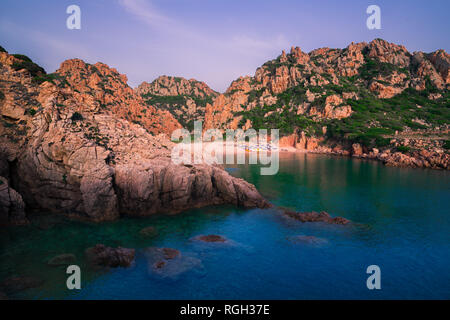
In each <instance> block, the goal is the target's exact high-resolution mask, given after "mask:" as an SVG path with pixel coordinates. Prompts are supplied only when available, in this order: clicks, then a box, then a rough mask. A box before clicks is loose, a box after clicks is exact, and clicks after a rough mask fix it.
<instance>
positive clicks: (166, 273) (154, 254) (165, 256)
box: [145, 247, 203, 280]
mask: <svg viewBox="0 0 450 320" xmlns="http://www.w3.org/2000/svg"><path fill="white" fill-rule="evenodd" d="M145 256H146V258H147V263H148V272H149V275H152V276H156V277H157V278H161V279H166V278H167V279H172V280H175V279H177V278H178V277H179V276H180V275H182V274H184V273H186V272H188V271H191V270H194V269H198V268H201V267H203V265H202V262H201V260H199V259H197V258H195V257H191V256H186V255H182V254H181V252H180V251H178V250H176V249H172V248H155V247H151V248H147V249H146V250H145Z"/></svg>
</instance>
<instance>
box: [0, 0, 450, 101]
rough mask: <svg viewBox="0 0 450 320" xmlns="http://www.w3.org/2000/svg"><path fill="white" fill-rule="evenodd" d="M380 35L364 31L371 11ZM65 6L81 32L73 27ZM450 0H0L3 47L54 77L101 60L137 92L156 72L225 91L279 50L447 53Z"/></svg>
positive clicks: (0, 40) (276, 54) (375, 31)
mask: <svg viewBox="0 0 450 320" xmlns="http://www.w3.org/2000/svg"><path fill="white" fill-rule="evenodd" d="M373 4H375V5H378V6H379V7H380V9H381V29H380V30H369V29H368V28H367V27H366V20H367V18H368V17H369V14H367V13H366V9H367V7H368V6H369V5H373ZM69 5H78V6H79V7H80V9H81V29H80V30H69V29H68V28H67V27H66V20H67V18H68V17H69V14H67V13H66V9H67V7H68V6H69ZM449 11H450V1H448V0H427V1H424V0H396V1H391V0H389V1H381V0H372V1H365V0H348V1H343V0H341V1H339V0H311V1H310V0H308V1H307V0H304V1H303V0H277V1H274V0H273V1H266V0H78V1H77V0H58V1H56V0H1V3H0V46H3V47H4V48H5V49H6V50H7V51H8V52H10V53H22V54H25V55H27V56H29V57H30V58H31V59H33V61H35V62H36V63H38V64H39V65H41V66H43V67H44V68H45V70H46V71H47V72H49V73H50V72H54V71H55V70H56V69H58V68H59V66H60V64H61V62H63V61H64V60H66V59H71V58H80V59H83V60H84V61H86V62H89V63H96V62H98V61H100V62H103V63H106V64H108V65H109V66H111V67H114V68H116V69H117V70H118V71H119V72H120V73H123V74H126V75H127V77H128V84H129V85H130V86H132V87H136V86H137V85H139V84H140V83H141V82H142V81H147V82H151V81H153V80H154V79H155V78H157V77H158V76H160V75H169V76H181V77H185V78H188V79H190V78H195V79H197V80H201V81H205V82H206V83H207V84H208V85H209V86H210V87H211V88H212V89H214V90H217V91H219V92H224V91H225V90H226V89H227V87H228V86H229V85H230V83H231V81H233V80H235V79H237V78H238V77H240V76H245V75H254V73H255V71H256V69H257V68H258V67H259V66H261V65H262V64H263V63H264V62H266V61H268V60H271V59H274V58H276V57H277V56H278V55H279V54H280V53H281V51H282V50H286V51H289V50H290V48H291V46H298V47H300V48H302V50H303V51H305V52H309V51H311V50H313V49H316V48H321V47H330V48H345V47H347V46H348V45H349V44H350V43H351V42H352V41H353V42H361V41H366V42H369V41H371V40H373V39H375V38H383V39H385V40H387V41H389V42H394V43H397V44H402V45H404V46H405V47H406V48H407V49H408V50H409V51H411V52H413V51H424V52H432V51H435V50H437V49H444V50H446V51H447V52H449V50H450V37H449V31H450V19H449V18H448V16H447V15H448V12H449Z"/></svg>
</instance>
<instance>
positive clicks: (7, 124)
mask: <svg viewBox="0 0 450 320" xmlns="http://www.w3.org/2000/svg"><path fill="white" fill-rule="evenodd" d="M17 62H19V61H18V60H17V59H16V58H15V57H14V56H12V55H9V54H8V53H6V52H0V81H1V82H2V83H4V84H5V86H4V88H3V87H2V94H4V97H5V98H4V99H1V100H0V117H2V118H5V119H7V121H6V120H5V121H3V122H0V175H2V173H4V174H5V175H7V174H8V175H9V176H14V182H15V183H14V189H15V190H16V191H17V194H16V193H14V192H12V189H11V188H5V186H3V187H2V188H3V189H2V190H6V191H4V192H3V191H2V192H0V197H2V200H0V201H2V206H1V207H0V210H2V211H0V218H3V217H8V220H9V218H10V217H12V216H14V217H15V216H23V214H22V212H23V210H22V209H23V204H24V203H26V205H27V207H28V208H30V209H33V210H34V209H35V210H37V211H45V212H51V213H54V214H61V213H63V214H66V215H69V216H71V217H73V218H77V219H83V220H90V221H108V220H114V219H118V218H119V217H121V216H148V215H152V214H156V213H178V212H182V211H184V210H187V209H192V208H198V207H202V206H208V205H220V204H234V205H237V206H241V207H245V208H254V207H260V208H265V207H267V206H268V205H269V204H268V203H267V201H266V200H265V199H264V198H263V197H262V196H261V195H260V194H259V192H258V191H257V190H256V188H255V187H254V186H253V185H251V184H250V183H248V182H246V181H244V180H242V179H238V178H234V177H232V176H230V175H229V174H228V173H227V172H226V171H225V170H224V169H223V168H221V167H220V166H211V165H208V164H205V163H204V164H193V165H188V166H185V165H183V164H177V163H175V162H174V161H172V153H171V149H172V148H173V147H174V146H175V144H174V143H172V142H171V141H170V139H169V136H170V135H171V134H172V131H173V130H174V129H177V128H181V125H180V124H179V123H178V122H177V121H176V120H175V119H174V118H173V116H171V114H170V113H169V112H168V111H163V110H159V109H158V108H154V107H153V106H150V105H148V104H146V102H145V101H144V100H143V99H142V97H141V96H140V95H138V94H137V93H136V92H135V91H134V90H133V89H132V88H131V87H129V86H128V85H127V80H126V76H124V75H121V74H119V73H118V72H117V70H115V69H113V68H109V67H108V66H107V65H105V64H102V63H97V64H96V65H95V66H94V65H90V64H87V63H85V62H83V61H81V60H79V59H73V60H68V61H65V62H64V63H62V65H61V67H60V68H59V69H58V70H57V72H56V73H55V74H54V75H55V77H54V78H53V77H52V80H51V81H44V82H43V83H42V84H38V83H36V82H35V81H32V80H33V77H32V76H31V75H29V74H28V73H26V72H23V73H18V72H17V71H16V70H15V69H14V68H13V65H14V63H17ZM94 97H95V98H94ZM37 106H39V107H37ZM11 137H14V139H11ZM8 163H14V166H13V167H12V168H9V169H8V167H7V164H8ZM9 171H11V172H9ZM3 184H5V182H3ZM3 184H2V185H3ZM19 194H20V195H22V197H23V202H22V200H21V199H20V195H19ZM3 195H6V198H7V202H5V203H6V204H4V205H3ZM11 195H14V201H11V199H10V198H11ZM11 204H14V206H12V205H11ZM4 208H7V209H6V210H5V209H4Z"/></svg>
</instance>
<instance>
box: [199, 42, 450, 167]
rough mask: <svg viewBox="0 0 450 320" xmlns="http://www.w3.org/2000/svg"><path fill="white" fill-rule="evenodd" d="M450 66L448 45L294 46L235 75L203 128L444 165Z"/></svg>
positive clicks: (300, 146) (209, 111)
mask: <svg viewBox="0 0 450 320" xmlns="http://www.w3.org/2000/svg"><path fill="white" fill-rule="evenodd" d="M449 66H450V55H449V54H448V53H446V52H445V51H444V50H438V51H435V52H432V53H428V54H427V53H423V52H414V53H410V52H408V50H406V48H405V47H404V46H401V45H396V44H392V43H388V42H387V41H384V40H382V39H375V40H373V41H371V42H370V43H365V42H362V43H351V44H350V45H349V46H348V47H347V48H344V49H330V48H321V49H316V50H313V51H311V52H310V53H304V52H302V50H301V49H300V48H298V47H296V48H294V47H293V48H292V49H291V51H290V53H288V54H286V53H285V52H284V51H283V52H282V54H281V55H280V56H278V57H277V58H276V59H274V60H271V61H268V62H266V63H264V65H262V66H261V67H259V68H258V69H257V70H256V73H255V75H254V76H253V77H250V76H246V77H240V78H239V79H237V80H235V81H233V82H232V83H231V85H230V87H229V88H228V90H227V91H226V92H225V93H224V94H221V95H219V96H218V97H217V98H216V99H215V100H214V103H213V104H211V105H208V106H207V108H206V114H205V128H221V129H226V128H230V129H236V128H245V129H247V128H255V129H260V128H277V129H280V132H281V135H283V136H285V137H286V138H284V139H282V143H284V144H287V145H288V146H291V147H296V148H297V149H306V150H309V151H316V152H326V153H338V154H349V153H352V154H355V155H360V156H367V157H373V158H375V157H376V158H380V157H381V155H383V157H384V158H383V159H382V160H384V161H385V162H386V161H389V159H391V158H392V157H386V156H385V154H384V151H386V152H391V153H394V152H396V151H398V152H400V153H405V154H408V155H409V156H412V157H410V158H407V159H403V160H404V161H403V160H402V161H403V162H405V165H413V166H431V167H442V166H444V167H445V166H448V149H449V148H450V142H449V136H448V129H449V121H450V95H449V86H450V73H449ZM353 145H355V146H353ZM373 148H375V149H376V150H372V149H373ZM422 150H425V151H424V152H431V153H433V154H435V156H433V157H429V156H421V155H420V154H419V153H420V152H421V151H422ZM443 158H445V159H447V160H442V159H443ZM386 159H387V160H386ZM415 160H417V163H415V162H414V161H415ZM402 161H400V162H402ZM430 161H431V163H430ZM436 161H437V163H435V162H436ZM442 161H443V163H444V164H442V163H441V162H442ZM413 162H414V163H413ZM446 163H447V164H446ZM397 164H400V165H401V164H403V163H399V161H397Z"/></svg>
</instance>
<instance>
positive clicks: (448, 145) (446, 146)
mask: <svg viewBox="0 0 450 320" xmlns="http://www.w3.org/2000/svg"><path fill="white" fill-rule="evenodd" d="M442 147H443V148H444V149H445V150H450V140H445V141H444V144H443V145H442Z"/></svg>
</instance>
